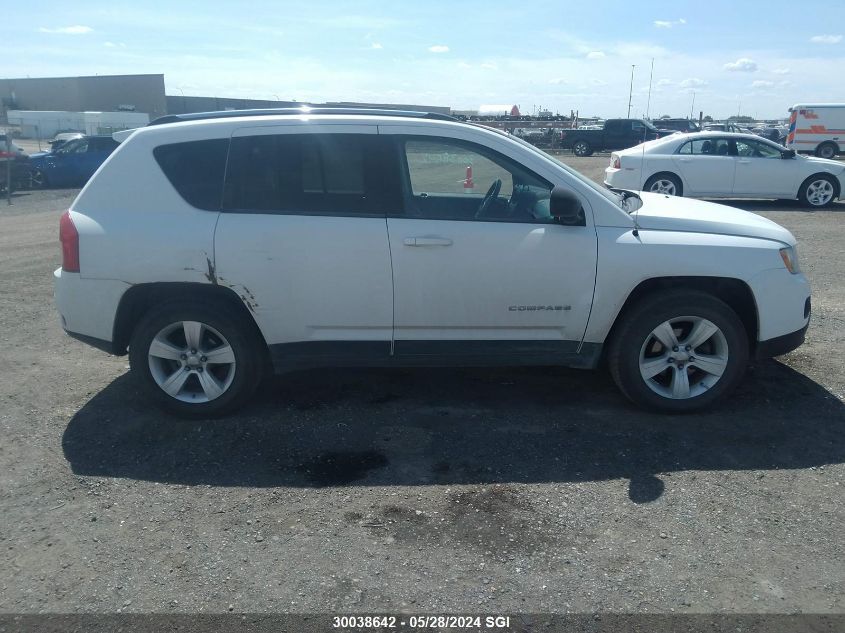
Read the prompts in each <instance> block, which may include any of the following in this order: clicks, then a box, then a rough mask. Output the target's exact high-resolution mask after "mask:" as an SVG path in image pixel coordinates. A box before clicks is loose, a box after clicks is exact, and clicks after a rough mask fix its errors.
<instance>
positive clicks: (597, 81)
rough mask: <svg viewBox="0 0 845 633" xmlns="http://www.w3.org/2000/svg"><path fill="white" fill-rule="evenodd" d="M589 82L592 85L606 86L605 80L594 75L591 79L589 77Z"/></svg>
mask: <svg viewBox="0 0 845 633" xmlns="http://www.w3.org/2000/svg"><path fill="white" fill-rule="evenodd" d="M590 83H591V84H593V85H594V86H606V85H607V82H606V81H604V80H602V79H596V78H595V77H594V78H593V79H590Z"/></svg>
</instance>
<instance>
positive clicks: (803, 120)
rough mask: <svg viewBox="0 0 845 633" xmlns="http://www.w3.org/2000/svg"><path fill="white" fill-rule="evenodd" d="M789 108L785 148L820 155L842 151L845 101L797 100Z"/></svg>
mask: <svg viewBox="0 0 845 633" xmlns="http://www.w3.org/2000/svg"><path fill="white" fill-rule="evenodd" d="M789 112H790V115H789V130H788V132H787V135H786V146H787V147H788V148H790V149H794V150H795V151H796V152H808V153H812V154H815V155H816V156H818V157H820V158H834V157H835V156H836V155H837V154H841V153H843V152H844V151H845V103H809V104H800V103H799V104H795V105H794V106H792V107H791V108H789Z"/></svg>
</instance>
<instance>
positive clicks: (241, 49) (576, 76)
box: [0, 0, 845, 118]
mask: <svg viewBox="0 0 845 633" xmlns="http://www.w3.org/2000/svg"><path fill="white" fill-rule="evenodd" d="M9 7H13V9H12V10H11V11H9V10H7V11H6V12H5V15H4V20H2V21H0V41H2V42H3V43H4V46H3V49H4V51H5V52H6V54H4V55H0V76H2V77H26V76H30V77H42V76H66V75H94V74H121V73H164V75H165V84H166V88H167V92H168V94H175V95H179V94H183V93H184V94H185V95H210V96H218V97H250V98H262V99H276V98H278V99H281V100H287V99H297V100H299V101H325V100H346V101H380V102H394V103H415V104H429V105H449V106H452V107H456V108H477V107H478V106H479V105H481V104H492V103H496V104H498V103H502V104H505V103H516V104H519V106H520V107H521V109H522V110H523V111H524V112H525V111H528V112H530V111H531V110H532V109H533V108H535V107H539V106H543V107H546V108H549V109H551V110H556V111H560V112H564V113H568V112H569V111H570V110H573V109H575V110H579V111H580V112H581V114H582V116H583V115H601V116H606V117H611V116H624V115H625V114H626V112H627V107H628V88H629V81H630V76H631V64H636V69H635V76H634V94H633V107H632V116H641V115H643V114H645V113H646V110H647V109H648V110H649V114H651V116H660V115H662V114H671V115H673V116H684V115H688V114H689V112H690V108H691V105H692V102H693V92H695V113H696V115H697V113H698V111H699V110H704V112H705V114H711V115H713V116H714V117H725V116H728V115H731V114H736V113H737V112H738V111H741V113H743V114H750V115H752V116H757V117H761V118H763V117H780V116H786V110H787V108H788V107H789V106H790V105H792V104H793V103H796V102H799V101H805V102H806V101H838V102H845V82H844V81H843V77H845V37H843V36H845V1H843V0H826V1H819V0H801V1H800V2H799V1H797V0H791V1H789V2H787V1H780V0H768V1H754V2H752V1H745V0H734V1H732V2H726V1H722V0H716V1H711V2H707V3H704V2H689V3H687V2H680V1H676V2H653V1H649V0H636V1H630V0H629V1H625V2H616V1H613V0H603V1H602V2H601V3H599V2H583V1H581V2H578V3H570V2H561V1H557V2H554V1H545V0H534V1H532V2H524V3H519V2H514V1H513V0H511V1H509V2H495V1H493V0H487V1H486V2H476V1H474V0H464V1H450V2H443V1H441V0H427V1H424V2H420V1H416V2H399V1H394V2H384V1H383V0H382V1H380V2H376V1H370V0H360V1H358V2H320V1H318V0H314V1H312V2H297V3H286V2H249V3H243V5H242V6H239V3H237V2H232V1H231V0H226V1H220V0H206V1H205V2H202V3H191V2H143V1H140V0H138V1H136V2H131V3H130V2H125V3H124V2H122V1H121V0H110V1H108V2H100V1H99V0H95V1H84V0H81V1H80V2H66V1H63V2H43V1H37V0H36V1H29V2H16V3H13V4H10V5H9ZM9 7H7V8H9ZM10 53H11V54H10ZM652 58H654V79H653V83H652V94H651V103H650V104H649V103H648V96H647V95H648V84H649V69H650V64H651V60H652Z"/></svg>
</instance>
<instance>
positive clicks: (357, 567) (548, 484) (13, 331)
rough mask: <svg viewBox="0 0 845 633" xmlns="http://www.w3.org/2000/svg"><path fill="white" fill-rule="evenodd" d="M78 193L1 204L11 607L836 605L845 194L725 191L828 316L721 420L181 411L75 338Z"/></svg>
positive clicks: (317, 375)
mask: <svg viewBox="0 0 845 633" xmlns="http://www.w3.org/2000/svg"><path fill="white" fill-rule="evenodd" d="M565 160H567V161H568V162H570V163H571V164H572V165H574V166H575V167H576V168H577V169H580V170H581V171H583V172H584V173H586V174H587V175H588V176H590V177H593V178H596V179H598V180H600V177H601V172H602V170H603V169H604V167H605V165H606V162H607V158H606V157H593V158H589V159H577V158H572V157H565ZM74 194H75V192H74V191H47V192H33V193H23V194H19V195H17V196H16V197H15V198H14V204H13V205H12V206H10V207H9V206H6V204H5V202H2V203H0V330H2V331H3V332H4V333H5V334H4V336H3V347H2V359H3V366H4V367H5V369H6V371H4V372H3V373H2V374H0V427H2V437H3V441H2V443H0V478H2V486H0V512H2V516H3V519H2V521H1V522H0V569H2V570H3V574H2V578H0V612H11V611H14V612H30V613H36V612H68V613H73V612H115V611H124V612H127V611H131V612H142V611H143V612H150V611H154V612H209V613H214V612H227V611H236V612H239V611H250V612H269V611H276V612H306V611H317V612H385V611H387V612H390V611H394V612H395V611H397V610H404V611H409V612H438V611H455V612H467V611H471V612H497V613H506V612H567V611H574V612H592V611H597V610H598V611H620V612H672V611H674V612H676V613H698V612H713V611H720V612H737V613H739V612H760V613H764V612H769V613H773V612H789V613H797V612H804V613H833V612H842V611H843V610H845V605H844V604H843V596H845V562H843V561H845V557H843V553H844V552H843V538H842V535H843V532H842V525H843V523H845V509H843V508H845V504H844V503H843V501H845V495H843V492H845V491H843V487H845V485H843V481H845V466H843V462H845V433H843V431H845V407H844V406H843V394H845V366H843V364H842V361H841V358H842V356H843V352H845V345H843V338H845V333H843V332H845V329H843V320H844V319H845V310H843V305H845V296H843V295H845V284H843V281H842V271H843V270H845V254H843V250H842V247H841V245H842V243H843V239H845V226H843V222H845V215H843V213H842V212H843V211H845V204H843V203H839V204H837V205H836V206H835V207H834V208H833V209H830V210H825V211H818V212H813V213H809V212H805V211H802V210H799V209H798V208H797V207H796V206H795V205H794V204H793V203H785V202H765V201H763V202H750V203H749V202H741V203H736V206H741V207H742V208H746V209H750V210H753V211H755V212H758V213H760V214H762V215H764V216H766V217H769V218H771V219H773V220H775V221H777V222H779V223H781V224H783V225H784V226H786V227H787V228H789V229H790V230H791V231H793V232H794V233H795V234H796V235H797V237H798V238H799V240H800V241H801V255H802V266H803V267H804V269H805V271H806V272H807V274H808V275H809V277H810V279H811V281H812V283H813V287H814V297H813V309H814V316H813V323H812V326H811V330H810V332H809V335H808V342H807V344H806V345H805V346H803V347H802V348H800V349H799V350H797V351H796V352H794V353H792V354H790V355H788V356H786V357H783V358H781V359H779V360H773V361H767V362H763V363H760V364H758V365H756V366H754V367H753V368H752V369H751V370H750V371H749V373H748V376H747V378H746V380H745V382H744V383H743V384H742V386H741V387H740V389H739V390H738V392H737V394H736V395H735V396H734V397H733V398H732V399H731V400H730V401H729V402H727V403H726V404H725V405H724V406H722V407H721V408H719V409H716V410H713V411H711V412H708V413H703V414H700V415H693V416H685V417H672V416H664V415H653V414H649V413H644V412H642V411H640V410H638V409H636V408H633V407H632V406H630V405H629V404H627V402H626V401H624V400H623V398H622V397H621V396H620V395H619V394H618V392H617V390H616V389H615V387H614V386H613V385H612V383H611V381H610V379H609V378H608V377H607V376H606V375H604V374H603V373H600V372H578V371H575V370H566V369H549V368H539V369H508V368H503V369H483V370H482V369H473V370H460V369H446V370H427V369H425V370H424V369H419V370H417V369H415V370H404V369H403V370H395V371H387V370H333V371H311V372H302V373H297V374H293V375H289V376H286V377H283V378H278V379H276V380H275V381H273V382H272V384H271V385H270V386H269V387H268V388H267V389H266V392H265V393H264V394H262V396H261V398H260V400H259V401H258V402H257V403H256V404H255V405H253V406H251V407H250V408H248V409H247V410H246V411H244V412H243V413H242V414H240V415H238V416H235V417H232V418H229V419H226V420H222V421H217V422H213V423H211V422H207V423H206V422H203V423H196V422H194V423H187V422H182V421H178V420H175V419H173V418H169V417H167V416H165V415H163V414H161V413H159V412H158V411H156V410H153V409H151V408H150V407H149V406H148V404H147V403H146V402H144V401H143V400H142V399H141V398H140V396H139V395H138V394H137V393H136V391H135V389H134V387H133V385H132V383H131V381H130V380H129V378H128V376H127V361H126V359H125V358H114V357H108V356H106V355H105V354H103V353H101V352H99V351H97V350H94V349H91V348H89V347H86V346H85V345H83V344H81V343H78V342H76V341H74V340H72V339H70V338H68V337H66V336H65V335H64V334H63V333H62V332H61V329H60V327H59V325H58V319H57V316H56V314H55V312H54V309H53V305H52V301H51V282H52V280H51V271H52V269H53V268H54V267H55V266H56V265H57V263H58V261H59V249H58V245H57V232H58V216H59V214H60V211H61V210H62V209H64V208H66V207H67V206H68V204H69V203H70V201H71V200H72V198H73V195H74ZM731 204H733V203H731Z"/></svg>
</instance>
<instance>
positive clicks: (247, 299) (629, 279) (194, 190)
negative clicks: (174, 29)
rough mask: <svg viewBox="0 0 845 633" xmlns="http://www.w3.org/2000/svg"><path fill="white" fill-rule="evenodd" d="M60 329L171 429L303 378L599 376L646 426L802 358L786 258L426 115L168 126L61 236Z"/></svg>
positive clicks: (794, 264)
mask: <svg viewBox="0 0 845 633" xmlns="http://www.w3.org/2000/svg"><path fill="white" fill-rule="evenodd" d="M60 234H61V242H62V251H63V261H62V267H61V268H60V269H58V270H56V272H55V298H56V305H57V306H58V310H59V313H60V314H61V322H62V325H63V326H64V328H65V330H67V332H68V333H69V334H70V335H71V336H75V337H77V338H79V339H81V340H83V341H85V342H87V343H90V344H92V345H94V346H96V347H99V348H101V349H103V350H105V351H107V352H109V353H111V354H125V353H126V352H127V349H128V352H129V360H130V363H131V367H132V373H133V374H134V375H135V376H136V377H137V380H138V381H139V383H140V384H141V385H143V386H144V387H145V388H146V390H147V392H148V393H149V395H150V396H151V397H152V398H154V399H156V400H158V401H159V402H160V403H161V404H163V405H164V406H165V407H166V408H168V409H169V410H171V411H173V412H175V413H177V414H180V415H183V416H187V417H208V416H215V415H220V414H223V413H225V412H228V411H232V410H234V409H235V408H237V407H239V406H242V405H243V404H244V403H246V402H247V401H249V399H250V398H251V396H252V395H253V393H254V391H255V388H256V387H257V386H258V384H259V383H260V381H261V379H262V376H264V375H265V373H266V372H268V371H271V370H275V371H277V372H280V371H286V370H290V369H295V368H302V367H318V366H336V365H346V366H394V365H396V366H401V365H405V366H407V365H441V366H442V365H455V364H460V365H476V366H478V365H481V366H484V365H568V366H571V367H582V368H594V367H597V366H599V365H600V364H606V365H607V367H608V368H609V370H610V372H611V374H612V376H613V378H614V380H615V381H616V383H617V384H618V385H619V387H620V389H621V390H622V392H623V393H624V394H625V395H626V396H627V397H628V398H630V399H631V400H633V401H634V402H636V403H639V404H640V405H644V406H646V407H650V408H653V409H660V410H664V411H675V412H682V411H690V410H693V409H697V408H700V407H703V406H706V405H709V404H711V403H713V402H714V401H716V400H720V399H722V398H724V397H725V396H726V395H727V394H728V392H729V391H731V389H732V388H733V387H735V386H736V384H737V382H738V381H739V380H740V379H741V377H742V374H743V371H744V369H745V366H746V364H747V362H748V360H749V358H752V357H756V358H760V357H768V356H773V355H777V354H783V353H786V352H787V351H790V350H792V349H794V348H795V347H797V346H798V345H800V344H801V343H802V342H803V340H804V333H805V331H806V328H807V325H808V323H809V318H810V290H809V286H808V283H807V280H806V279H805V277H804V276H803V275H802V274H801V273H800V272H799V268H798V261H797V254H796V248H795V238H794V237H793V236H792V235H791V234H790V233H789V231H787V230H785V229H784V228H782V227H780V226H778V225H777V224H775V223H773V222H770V221H769V220H766V219H764V218H761V217H759V216H757V215H754V214H751V213H746V212H743V211H738V210H736V209H732V208H729V207H725V206H720V205H716V204H710V203H706V202H699V201H693V200H688V199H682V198H675V197H668V196H665V195H658V194H648V193H642V194H636V193H632V192H628V191H621V192H614V191H610V190H606V189H602V188H600V187H598V186H597V185H594V184H593V183H592V182H590V181H589V180H587V179H585V178H584V177H582V176H581V175H579V174H577V173H576V172H574V171H573V170H571V169H569V168H568V167H566V166H564V165H562V164H561V163H559V162H557V161H555V160H554V159H552V158H551V157H549V156H548V155H546V154H544V153H543V152H542V151H539V150H537V149H535V148H534V147H532V146H530V145H528V144H527V143H524V142H522V141H520V140H518V139H516V138H514V137H512V136H509V135H507V134H503V133H501V132H497V131H494V130H491V129H488V128H484V127H481V126H478V125H472V124H467V123H462V122H459V121H456V120H453V119H450V118H449V117H445V116H442V115H431V114H425V113H420V112H398V111H387V110H381V111H377V110H349V109H336V110H330V109H303V110H299V109H297V110H271V111H254V110H253V111H241V112H222V113H208V114H199V115H181V116H169V117H164V118H163V119H159V120H157V121H154V122H153V123H152V124H150V125H149V126H147V127H145V128H141V129H138V130H136V131H134V132H132V133H131V134H130V135H128V138H126V140H124V141H123V142H122V144H121V145H120V147H119V148H118V149H117V150H116V151H115V152H114V153H113V154H112V155H111V157H110V158H109V159H108V160H107V161H106V162H105V163H104V164H103V165H102V167H100V169H99V170H98V171H97V173H96V174H95V175H94V177H93V178H92V180H91V181H90V182H89V183H88V184H87V186H86V187H85V188H84V189H83V190H82V192H81V193H80V194H79V196H78V197H77V198H76V200H75V201H74V203H73V205H72V206H71V208H70V210H69V211H68V212H67V213H65V214H64V215H63V216H62V218H61V227H60Z"/></svg>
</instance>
